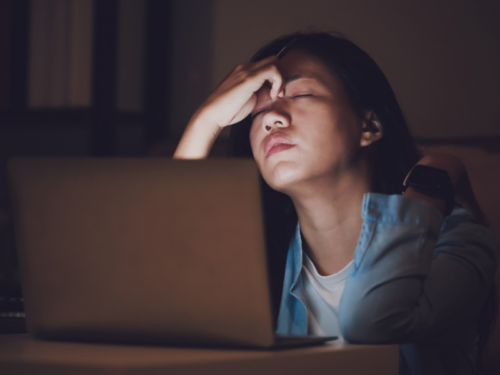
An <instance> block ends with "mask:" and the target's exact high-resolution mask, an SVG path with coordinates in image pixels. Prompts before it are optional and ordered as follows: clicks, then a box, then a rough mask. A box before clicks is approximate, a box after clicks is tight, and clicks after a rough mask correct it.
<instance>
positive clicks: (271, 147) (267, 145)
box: [264, 134, 295, 157]
mask: <svg viewBox="0 0 500 375" xmlns="http://www.w3.org/2000/svg"><path fill="white" fill-rule="evenodd" d="M294 146H295V145H294V143H293V142H292V140H291V139H290V138H288V137H285V136H284V135H281V134H273V135H271V136H269V137H268V138H267V139H266V140H265V141H264V153H265V154H266V157H269V156H271V155H273V154H276V153H278V152H281V151H285V150H288V149H290V148H292V147H294Z"/></svg>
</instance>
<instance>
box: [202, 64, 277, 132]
mask: <svg viewBox="0 0 500 375" xmlns="http://www.w3.org/2000/svg"><path fill="white" fill-rule="evenodd" d="M266 82H269V84H270V85H271V92H270V95H271V99H275V98H276V97H277V96H278V94H279V92H280V91H281V84H282V82H283V77H282V75H281V72H280V70H279V60H278V58H277V57H276V56H270V57H268V58H266V59H264V60H261V61H257V62H254V63H249V64H244V65H239V66H238V67H237V68H236V69H234V70H233V72H232V73H231V74H229V76H227V78H226V79H225V80H224V81H223V82H222V83H221V84H220V85H219V86H218V87H217V88H216V89H215V90H214V92H213V93H212V94H211V95H210V96H209V97H208V98H207V100H205V102H204V103H203V104H202V105H201V107H200V109H199V110H198V112H199V113H203V115H202V117H204V118H206V119H210V122H213V123H216V124H217V125H218V126H219V127H220V128H223V127H225V126H228V125H232V124H235V123H237V122H239V121H241V120H243V119H244V118H245V117H247V116H248V115H249V114H250V113H251V112H252V110H253V109H254V107H255V105H256V103H257V94H256V92H257V91H258V90H259V89H260V88H261V87H262V86H263V85H264V84H265V83H266Z"/></svg>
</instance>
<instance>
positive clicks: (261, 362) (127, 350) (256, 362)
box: [0, 334, 399, 375]
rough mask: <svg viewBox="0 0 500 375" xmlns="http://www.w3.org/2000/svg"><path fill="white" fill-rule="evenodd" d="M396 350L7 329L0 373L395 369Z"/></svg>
mask: <svg viewBox="0 0 500 375" xmlns="http://www.w3.org/2000/svg"><path fill="white" fill-rule="evenodd" d="M398 354H399V349H398V346H397V345H383V346H382V345H380V346H378V345H376V346H375V345H373V346H372V345H348V344H341V343H331V344H326V345H322V346H315V347H308V348H301V349H286V350H275V351H259V350H216V349H191V348H173V347H160V346H128V345H109V344H86V343H70V342H54V341H40V340H34V339H32V338H30V337H29V336H28V335H23V334H3V335H0V374H2V375H11V374H16V375H28V374H29V375H35V374H36V375H39V374H54V375H58V374H71V375H84V374H92V375H105V374H106V375H108V374H110V375H111V374H112V375H118V374H141V375H150V374H154V375H157V374H158V375H159V374H169V375H177V374H182V375H188V374H217V375H224V374H237V375H247V374H248V375H264V374H273V375H276V374H286V375H293V374H314V375H320V374H329V375H331V374H335V375H342V374H348V375H358V374H363V375H364V374H384V375H397V373H398Z"/></svg>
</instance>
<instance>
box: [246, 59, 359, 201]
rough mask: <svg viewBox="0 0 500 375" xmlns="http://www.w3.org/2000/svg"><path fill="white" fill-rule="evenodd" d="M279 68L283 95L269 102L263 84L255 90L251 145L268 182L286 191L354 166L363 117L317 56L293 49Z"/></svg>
mask: <svg viewBox="0 0 500 375" xmlns="http://www.w3.org/2000/svg"><path fill="white" fill-rule="evenodd" d="M281 69H282V73H283V76H284V79H285V82H286V84H285V85H284V91H283V94H280V96H279V97H277V98H276V99H274V100H271V97H270V95H269V92H270V88H269V87H267V86H264V87H262V88H261V89H260V90H259V91H258V93H257V104H256V106H255V108H254V110H253V111H252V116H253V123H252V128H251V130H250V144H251V146H252V152H253V155H254V158H255V161H256V162H257V165H258V167H259V170H260V172H261V174H262V176H263V177H264V179H265V180H266V182H267V183H268V184H269V186H271V187H272V188H274V189H275V190H278V191H281V192H283V193H287V194H290V193H293V191H294V189H296V188H300V186H304V184H308V183H311V182H317V181H319V180H320V179H323V178H328V179H331V178H333V179H335V178H339V177H340V176H341V175H342V173H344V172H346V171H349V170H352V168H353V165H355V162H356V159H357V156H358V154H359V153H358V151H359V149H360V147H361V146H360V138H361V134H362V128H363V124H364V122H366V120H365V119H362V118H360V117H359V116H358V115H357V114H356V112H355V111H354V109H353V108H352V107H351V104H350V102H349V100H348V97H347V93H346V92H345V89H344V87H343V85H342V83H341V82H340V81H339V80H338V79H337V78H336V76H335V75H334V74H332V73H331V71H330V69H329V68H328V67H327V66H326V65H325V64H324V63H323V62H322V61H321V60H320V59H319V58H317V57H315V56H314V55H312V54H309V53H308V52H305V51H302V50H300V49H294V50H291V51H290V52H289V53H287V54H286V55H285V57H284V58H283V59H282V60H281Z"/></svg>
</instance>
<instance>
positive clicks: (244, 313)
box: [8, 158, 335, 348]
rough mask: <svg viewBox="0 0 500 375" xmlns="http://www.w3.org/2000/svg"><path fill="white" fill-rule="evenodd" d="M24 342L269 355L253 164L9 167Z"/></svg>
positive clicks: (88, 162) (271, 339) (283, 342)
mask: <svg viewBox="0 0 500 375" xmlns="http://www.w3.org/2000/svg"><path fill="white" fill-rule="evenodd" d="M8 170H9V178H10V183H11V195H12V205H13V211H14V219H15V229H16V241H17V248H18V257H19V264H20V271H21V283H22V289H23V295H24V300H25V312H26V323H27V329H28V332H29V333H30V334H31V335H32V336H34V337H37V338H42V339H53V340H79V341H93V342H95V341H110V342H127V343H151V344H167V345H191V346H218V347H251V348H272V347H276V346H300V345H313V344H319V343H323V342H326V341H330V340H333V339H335V337H309V336H295V337H293V336H292V337H290V336H285V337H284V336H281V337H277V336H276V335H275V334H274V330H273V318H272V311H271V297H270V292H269V282H268V274H267V272H268V269H267V264H266V262H267V261H266V249H265V238H264V226H263V215H262V207H261V197H260V183H259V174H258V170H257V168H256V165H255V163H254V162H253V160H242V159H240V160H231V159H220V160H216V159H209V160H197V161H189V160H166V159H152V158H151V159H118V158H117V159H97V158H96V159H92V158H73V159H71V158H70V159H58V158H47V159H33V158H32V159H30V158H25V159H12V160H10V161H9V164H8Z"/></svg>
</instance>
